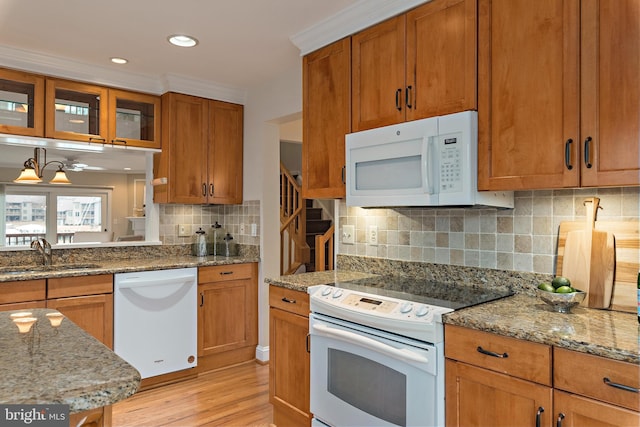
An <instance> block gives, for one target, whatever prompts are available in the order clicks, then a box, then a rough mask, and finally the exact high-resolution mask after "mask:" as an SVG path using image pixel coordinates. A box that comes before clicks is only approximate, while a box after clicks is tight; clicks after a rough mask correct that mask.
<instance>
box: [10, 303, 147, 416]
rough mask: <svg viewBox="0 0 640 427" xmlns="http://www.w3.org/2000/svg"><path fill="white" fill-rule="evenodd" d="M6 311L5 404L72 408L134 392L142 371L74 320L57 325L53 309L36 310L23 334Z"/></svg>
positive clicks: (81, 408)
mask: <svg viewBox="0 0 640 427" xmlns="http://www.w3.org/2000/svg"><path fill="white" fill-rule="evenodd" d="M17 312H18V311H6V312H0V366H2V387H1V388H0V403H2V404H67V405H69V411H70V412H71V413H76V412H81V411H85V410H89V409H94V408H99V407H102V406H107V405H111V404H113V403H116V402H118V401H120V400H123V399H126V398H127V397H129V396H131V395H133V394H134V393H135V392H136V391H137V389H138V387H139V385H140V374H139V372H138V371H137V370H136V369H135V368H134V367H133V366H131V365H130V364H128V363H127V362H125V361H124V360H123V359H121V358H120V357H119V356H118V355H116V354H115V353H114V352H113V351H111V350H110V349H108V348H107V347H105V346H104V345H103V344H102V343H100V342H99V341H98V340H96V339H95V338H93V337H92V336H91V335H89V334H87V333H86V332H85V331H84V330H82V329H81V328H80V327H78V326H77V325H75V324H74V323H73V322H71V321H70V320H69V319H67V318H64V319H63V320H62V323H61V324H60V326H58V327H53V326H52V324H51V323H50V322H49V319H48V318H47V316H46V314H47V313H55V312H56V311H55V310H50V309H30V310H28V312H31V313H32V315H33V317H35V318H37V319H38V320H37V321H36V322H35V324H34V325H33V326H32V327H31V329H30V331H29V332H26V333H20V332H19V331H18V327H17V326H16V324H15V323H14V322H13V319H12V318H11V314H12V313H17Z"/></svg>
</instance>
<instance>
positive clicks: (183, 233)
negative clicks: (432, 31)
mask: <svg viewBox="0 0 640 427" xmlns="http://www.w3.org/2000/svg"><path fill="white" fill-rule="evenodd" d="M190 235H191V224H178V237H188V236H190Z"/></svg>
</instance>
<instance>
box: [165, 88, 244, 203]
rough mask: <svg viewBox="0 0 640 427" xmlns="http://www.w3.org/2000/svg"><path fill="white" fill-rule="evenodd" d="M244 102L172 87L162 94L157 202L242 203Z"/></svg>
mask: <svg viewBox="0 0 640 427" xmlns="http://www.w3.org/2000/svg"><path fill="white" fill-rule="evenodd" d="M243 112H244V109H243V106H242V105H238V104H232V103H228V102H222V101H214V100H209V99H205V98H199V97H196V96H190V95H183V94H179V93H173V92H169V93H166V94H164V95H163V96H162V121H163V127H162V133H163V137H162V139H163V141H164V143H163V149H162V153H159V154H156V155H155V158H154V176H155V177H156V178H167V183H166V185H158V186H156V187H155V188H154V201H155V202H156V203H184V204H238V203H242V148H243V147H242V146H243V133H242V132H243Z"/></svg>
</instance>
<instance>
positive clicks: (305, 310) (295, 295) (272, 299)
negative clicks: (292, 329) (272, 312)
mask: <svg viewBox="0 0 640 427" xmlns="http://www.w3.org/2000/svg"><path fill="white" fill-rule="evenodd" d="M269 305H270V306H271V307H273V308H279V309H281V310H285V311H289V312H291V313H295V314H299V315H301V316H306V317H308V316H309V294H308V293H306V292H301V291H294V290H291V289H287V288H281V287H279V286H273V285H271V286H269Z"/></svg>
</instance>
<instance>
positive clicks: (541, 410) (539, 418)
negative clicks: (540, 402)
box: [536, 406, 544, 427]
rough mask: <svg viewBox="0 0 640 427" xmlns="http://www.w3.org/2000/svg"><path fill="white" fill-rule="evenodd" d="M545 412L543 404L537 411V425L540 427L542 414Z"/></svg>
mask: <svg viewBox="0 0 640 427" xmlns="http://www.w3.org/2000/svg"><path fill="white" fill-rule="evenodd" d="M543 412H544V408H543V407H542V406H539V407H538V411H537V412H536V427H540V420H541V418H542V417H541V415H542V413H543Z"/></svg>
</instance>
